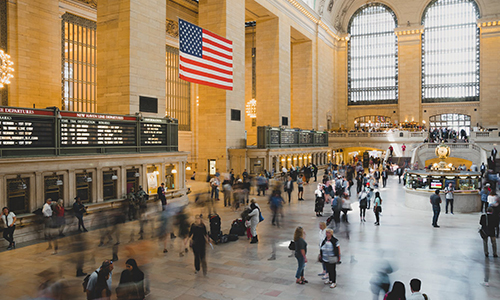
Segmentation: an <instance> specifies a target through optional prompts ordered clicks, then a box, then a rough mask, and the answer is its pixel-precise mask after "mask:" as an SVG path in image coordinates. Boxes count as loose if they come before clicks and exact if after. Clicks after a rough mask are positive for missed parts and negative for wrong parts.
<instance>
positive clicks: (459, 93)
mask: <svg viewBox="0 0 500 300" xmlns="http://www.w3.org/2000/svg"><path fill="white" fill-rule="evenodd" d="M477 18H478V10H477V6H476V4H475V2H474V0H437V1H434V2H432V3H431V4H430V5H429V7H428V8H427V11H426V13H425V15H424V17H423V22H422V23H423V25H424V28H425V32H424V34H423V36H422V53H423V61H422V79H423V84H422V101H423V102H449V101H478V100H479V31H478V28H477V24H476V21H477Z"/></svg>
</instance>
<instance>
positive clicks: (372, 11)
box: [348, 4, 398, 105]
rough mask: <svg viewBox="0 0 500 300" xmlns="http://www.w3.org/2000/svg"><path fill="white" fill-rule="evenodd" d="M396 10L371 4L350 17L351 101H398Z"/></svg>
mask: <svg viewBox="0 0 500 300" xmlns="http://www.w3.org/2000/svg"><path fill="white" fill-rule="evenodd" d="M396 27H397V19H396V15H395V14H394V12H393V11H392V10H391V9H390V8H389V7H387V6H385V5H383V4H368V5H365V6H363V7H361V8H360V9H358V11H357V12H356V13H354V15H353V16H352V18H351V20H350V21H349V28H348V30H349V34H350V35H351V38H350V40H349V46H348V47H349V54H348V55H349V56H348V73H349V74H348V75H349V81H348V91H349V101H348V103H349V105H356V104H381V103H397V101H398V45H397V37H396V34H395V33H394V29H395V28H396Z"/></svg>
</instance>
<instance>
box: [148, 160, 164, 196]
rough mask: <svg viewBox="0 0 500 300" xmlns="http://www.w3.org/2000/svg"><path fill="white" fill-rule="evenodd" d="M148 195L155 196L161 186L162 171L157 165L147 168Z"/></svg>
mask: <svg viewBox="0 0 500 300" xmlns="http://www.w3.org/2000/svg"><path fill="white" fill-rule="evenodd" d="M147 172H148V173H147V178H148V194H149V195H155V194H156V193H157V192H158V187H159V186H160V184H161V182H159V181H160V169H159V168H158V167H157V166H155V165H150V166H147Z"/></svg>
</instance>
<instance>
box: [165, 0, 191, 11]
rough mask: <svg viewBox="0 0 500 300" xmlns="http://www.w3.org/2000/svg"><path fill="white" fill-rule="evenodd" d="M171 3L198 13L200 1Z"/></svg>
mask: <svg viewBox="0 0 500 300" xmlns="http://www.w3.org/2000/svg"><path fill="white" fill-rule="evenodd" d="M169 2H172V3H175V4H178V5H180V6H182V7H184V8H187V9H189V10H190V11H192V12H194V13H198V1H194V0H169Z"/></svg>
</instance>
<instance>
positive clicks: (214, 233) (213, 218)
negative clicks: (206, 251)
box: [208, 214, 222, 244]
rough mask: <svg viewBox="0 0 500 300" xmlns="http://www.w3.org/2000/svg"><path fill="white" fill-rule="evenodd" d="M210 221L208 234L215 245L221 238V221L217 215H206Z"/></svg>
mask: <svg viewBox="0 0 500 300" xmlns="http://www.w3.org/2000/svg"><path fill="white" fill-rule="evenodd" d="M208 219H209V220H210V232H209V236H210V238H211V239H212V240H213V241H214V243H215V244H217V243H219V242H220V240H221V237H222V231H221V230H220V228H221V219H220V217H219V215H218V214H213V215H208Z"/></svg>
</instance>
